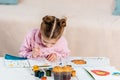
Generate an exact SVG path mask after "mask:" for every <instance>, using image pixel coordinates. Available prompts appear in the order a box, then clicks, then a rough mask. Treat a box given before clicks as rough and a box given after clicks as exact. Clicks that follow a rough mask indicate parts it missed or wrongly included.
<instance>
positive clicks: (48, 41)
mask: <svg viewBox="0 0 120 80" xmlns="http://www.w3.org/2000/svg"><path fill="white" fill-rule="evenodd" d="M41 40H42V43H43V45H44V46H46V47H52V46H53V45H54V44H56V42H57V40H58V39H47V38H44V37H43V36H42V37H41Z"/></svg>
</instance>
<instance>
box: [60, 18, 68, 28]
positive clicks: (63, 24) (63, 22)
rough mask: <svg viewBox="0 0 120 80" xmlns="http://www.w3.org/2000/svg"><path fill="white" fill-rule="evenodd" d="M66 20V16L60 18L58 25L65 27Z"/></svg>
mask: <svg viewBox="0 0 120 80" xmlns="http://www.w3.org/2000/svg"><path fill="white" fill-rule="evenodd" d="M66 20H67V18H63V19H60V26H61V27H65V26H66Z"/></svg>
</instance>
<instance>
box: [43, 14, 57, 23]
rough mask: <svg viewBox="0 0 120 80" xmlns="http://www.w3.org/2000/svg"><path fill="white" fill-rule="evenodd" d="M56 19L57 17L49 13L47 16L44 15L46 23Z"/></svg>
mask: <svg viewBox="0 0 120 80" xmlns="http://www.w3.org/2000/svg"><path fill="white" fill-rule="evenodd" d="M54 19H55V17H54V16H48V15H47V16H45V17H43V22H45V23H53V22H54Z"/></svg>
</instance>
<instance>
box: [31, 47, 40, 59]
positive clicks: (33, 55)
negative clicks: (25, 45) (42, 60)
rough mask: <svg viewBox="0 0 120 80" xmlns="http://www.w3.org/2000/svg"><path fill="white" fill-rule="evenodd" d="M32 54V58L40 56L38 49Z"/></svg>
mask: <svg viewBox="0 0 120 80" xmlns="http://www.w3.org/2000/svg"><path fill="white" fill-rule="evenodd" d="M32 52H33V53H32V58H38V57H39V56H40V48H34V49H33V51H32Z"/></svg>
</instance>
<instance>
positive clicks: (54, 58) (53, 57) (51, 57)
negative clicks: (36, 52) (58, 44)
mask: <svg viewBox="0 0 120 80" xmlns="http://www.w3.org/2000/svg"><path fill="white" fill-rule="evenodd" d="M47 59H48V60H49V61H55V60H56V55H55V54H50V55H48V57H47Z"/></svg>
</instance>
